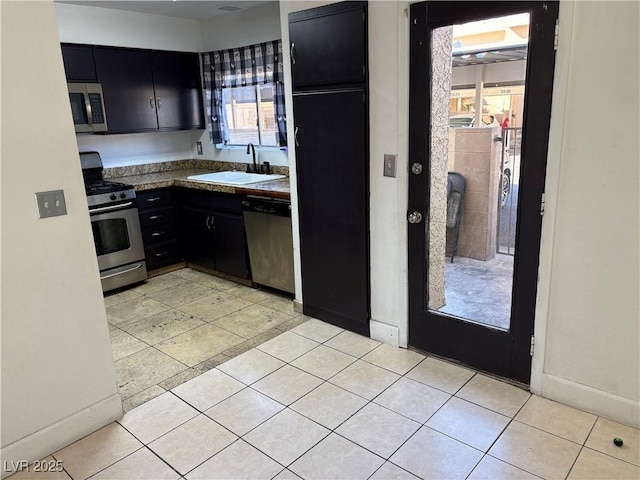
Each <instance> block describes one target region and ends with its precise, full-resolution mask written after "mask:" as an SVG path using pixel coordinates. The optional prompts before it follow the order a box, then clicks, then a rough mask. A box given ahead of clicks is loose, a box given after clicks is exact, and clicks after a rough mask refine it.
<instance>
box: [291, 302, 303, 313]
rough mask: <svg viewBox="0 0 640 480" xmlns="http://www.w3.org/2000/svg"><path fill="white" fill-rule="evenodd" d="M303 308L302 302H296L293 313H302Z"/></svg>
mask: <svg viewBox="0 0 640 480" xmlns="http://www.w3.org/2000/svg"><path fill="white" fill-rule="evenodd" d="M302 308H303V305H302V302H301V301H299V300H294V301H293V311H294V312H296V313H302Z"/></svg>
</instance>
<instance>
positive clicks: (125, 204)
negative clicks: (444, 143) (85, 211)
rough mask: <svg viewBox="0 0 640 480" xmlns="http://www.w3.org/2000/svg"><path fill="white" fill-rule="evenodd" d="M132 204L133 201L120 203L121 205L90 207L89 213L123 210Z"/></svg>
mask: <svg viewBox="0 0 640 480" xmlns="http://www.w3.org/2000/svg"><path fill="white" fill-rule="evenodd" d="M131 205H133V202H127V203H120V204H119V205H111V206H108V207H100V208H94V209H93V210H92V209H89V213H100V212H111V211H113V210H122V209H124V208H127V207H130V206H131Z"/></svg>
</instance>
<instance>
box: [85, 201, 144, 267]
mask: <svg viewBox="0 0 640 480" xmlns="http://www.w3.org/2000/svg"><path fill="white" fill-rule="evenodd" d="M133 205H134V204H133V202H125V203H122V204H118V205H109V206H106V207H98V208H94V209H92V210H90V214H91V229H92V230H93V239H94V243H95V246H96V253H97V255H98V266H99V267H100V271H101V272H102V271H104V270H109V269H112V268H116V267H121V266H123V265H127V264H130V263H134V262H140V261H143V260H144V246H143V244H142V234H141V231H140V219H139V218H138V209H137V208H136V207H135V206H133Z"/></svg>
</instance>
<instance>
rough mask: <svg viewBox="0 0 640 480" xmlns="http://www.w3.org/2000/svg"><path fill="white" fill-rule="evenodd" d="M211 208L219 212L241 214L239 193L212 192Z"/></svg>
mask: <svg viewBox="0 0 640 480" xmlns="http://www.w3.org/2000/svg"><path fill="white" fill-rule="evenodd" d="M211 208H212V209H213V210H216V211H219V212H229V213H237V214H238V215H242V197H241V196H240V195H226V194H224V193H219V194H213V195H212V197H211Z"/></svg>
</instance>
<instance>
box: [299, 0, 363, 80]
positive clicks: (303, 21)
mask: <svg viewBox="0 0 640 480" xmlns="http://www.w3.org/2000/svg"><path fill="white" fill-rule="evenodd" d="M366 9H367V2H340V3H336V4H331V5H327V6H324V7H318V8H312V9H309V10H304V11H301V12H294V13H290V14H289V38H290V42H291V44H290V46H289V47H290V52H291V71H292V79H293V89H294V90H298V89H301V88H305V87H314V86H318V85H340V84H347V83H361V82H364V81H366V75H367V72H366V66H367V48H366V42H367V23H366Z"/></svg>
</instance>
